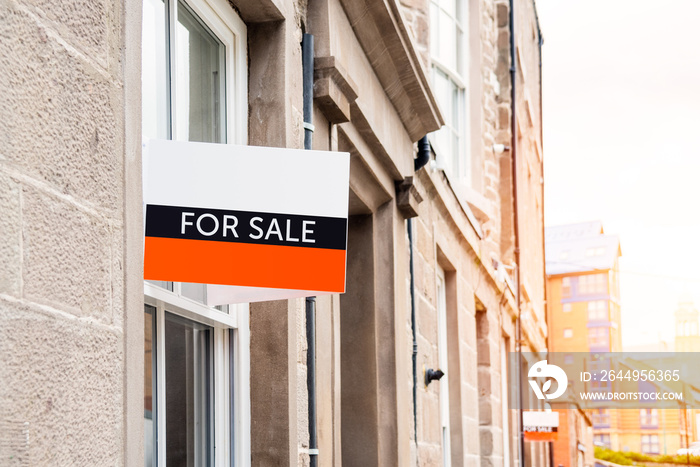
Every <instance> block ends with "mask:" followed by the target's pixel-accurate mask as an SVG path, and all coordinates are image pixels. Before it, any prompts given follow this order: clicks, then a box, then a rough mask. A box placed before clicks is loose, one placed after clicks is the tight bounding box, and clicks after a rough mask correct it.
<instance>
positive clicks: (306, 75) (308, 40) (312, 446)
mask: <svg viewBox="0 0 700 467" xmlns="http://www.w3.org/2000/svg"><path fill="white" fill-rule="evenodd" d="M301 57H302V69H303V71H302V73H303V81H304V149H307V150H310V149H311V146H312V143H313V132H314V126H313V100H314V36H313V35H311V34H304V37H303V39H302V41H301ZM306 348H307V350H306V388H307V390H308V393H309V465H310V466H311V467H316V466H317V465H318V432H317V427H316V297H306Z"/></svg>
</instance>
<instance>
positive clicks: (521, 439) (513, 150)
mask: <svg viewBox="0 0 700 467" xmlns="http://www.w3.org/2000/svg"><path fill="white" fill-rule="evenodd" d="M508 3H509V10H510V11H509V16H510V18H509V21H508V29H509V30H510V31H509V32H510V105H511V117H510V133H511V135H510V138H511V142H510V157H511V163H512V175H511V176H512V178H513V181H512V182H513V237H514V243H515V245H514V246H515V248H514V250H515V251H514V254H515V255H514V256H515V265H516V269H515V305H516V307H517V308H518V310H517V311H518V321H517V323H516V327H515V345H516V348H517V353H518V364H517V365H516V366H515V369H516V378H517V380H518V381H517V384H518V447H519V450H520V456H519V457H520V459H519V464H520V466H521V467H524V465H525V433H524V432H523V381H522V355H523V349H522V332H523V330H522V316H521V313H520V235H519V230H520V229H519V228H518V226H519V219H518V161H517V158H516V155H517V144H516V143H517V134H516V132H517V121H516V120H517V112H516V111H517V106H516V102H515V96H516V93H515V84H516V76H515V14H514V11H513V10H514V8H515V2H514V1H513V0H509V2H508Z"/></svg>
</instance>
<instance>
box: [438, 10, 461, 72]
mask: <svg viewBox="0 0 700 467" xmlns="http://www.w3.org/2000/svg"><path fill="white" fill-rule="evenodd" d="M439 15H440V16H439V18H440V19H439V21H440V31H439V34H440V50H439V51H438V53H439V55H438V57H439V58H440V61H441V62H442V63H444V64H445V65H446V66H448V67H450V69H452V70H455V71H457V36H456V26H455V22H454V19H453V18H451V17H450V16H449V15H448V14H447V13H445V12H444V11H442V10H440V13H439Z"/></svg>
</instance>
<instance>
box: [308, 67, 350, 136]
mask: <svg viewBox="0 0 700 467" xmlns="http://www.w3.org/2000/svg"><path fill="white" fill-rule="evenodd" d="M314 68H315V70H314V100H315V101H316V103H317V104H318V106H319V107H320V108H321V110H322V111H323V113H324V115H325V116H326V117H327V118H328V121H329V122H331V123H345V122H349V121H350V104H352V103H353V102H355V99H357V95H358V94H357V85H356V84H355V83H354V82H353V81H352V79H351V78H350V77H349V76H348V74H347V72H346V71H345V69H344V68H343V67H342V66H341V65H340V64H339V63H338V61H337V60H336V58H335V57H316V58H315V60H314Z"/></svg>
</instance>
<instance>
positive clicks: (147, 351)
mask: <svg viewBox="0 0 700 467" xmlns="http://www.w3.org/2000/svg"><path fill="white" fill-rule="evenodd" d="M143 318H144V333H143V334H144V335H143V338H144V355H143V363H144V372H143V396H144V397H143V418H144V427H143V433H144V466H145V467H153V466H155V465H156V457H155V456H156V452H157V451H156V448H155V447H156V443H155V440H156V423H155V420H156V417H155V414H156V410H155V408H156V404H155V402H156V400H155V392H154V389H155V387H156V384H155V382H156V380H155V371H154V370H155V367H156V365H155V361H156V360H155V358H156V357H155V348H156V346H155V343H156V340H155V309H154V308H152V307H150V306H147V305H146V307H145V313H144V315H143Z"/></svg>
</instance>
